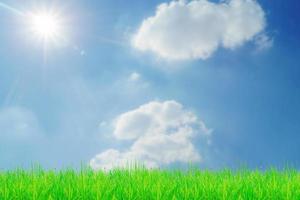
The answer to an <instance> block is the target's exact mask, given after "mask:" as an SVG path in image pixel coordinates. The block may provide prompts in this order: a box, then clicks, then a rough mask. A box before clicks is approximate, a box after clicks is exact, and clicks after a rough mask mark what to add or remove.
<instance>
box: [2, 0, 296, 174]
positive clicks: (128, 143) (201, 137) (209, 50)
mask: <svg viewBox="0 0 300 200" xmlns="http://www.w3.org/2000/svg"><path fill="white" fill-rule="evenodd" d="M299 9H300V3H298V2H297V1H292V0H287V1H268V0H257V1H254V0H228V1H218V0H211V1H208V0H190V1H189V0H186V1H161V0H151V1H146V0H130V1H126V0H84V1H83V0H68V1H58V0H57V1H47V0H44V1H37V0H36V1H34V0H2V1H1V2H0V26H1V28H0V44H1V45H0V58H1V59H0V169H12V168H15V167H30V166H31V165H32V164H34V163H39V164H41V165H42V166H43V167H45V168H64V167H80V166H81V165H82V164H89V165H91V167H93V168H94V169H110V168H113V167H115V166H124V165H125V164H126V163H128V162H132V161H133V160H134V161H138V162H141V163H143V164H145V165H146V166H147V167H175V166H177V167H178V166H180V167H182V166H186V165H188V164H189V163H194V164H195V165H197V166H199V167H201V168H209V169H220V168H224V167H229V168H238V167H240V166H245V165H246V166H249V167H250V168H267V167H271V166H273V167H279V168H281V167H285V166H286V165H291V166H293V167H296V168H297V169H300V156H299V152H300V145H299V144H300V123H299V119H300V104H299V102H300V79H299V74H300V66H299V61H298V60H299V57H300V49H299V45H300V41H299V35H300V28H299V26H298V21H299V19H300V14H299V12H298V11H299ZM224 16H226V17H224Z"/></svg>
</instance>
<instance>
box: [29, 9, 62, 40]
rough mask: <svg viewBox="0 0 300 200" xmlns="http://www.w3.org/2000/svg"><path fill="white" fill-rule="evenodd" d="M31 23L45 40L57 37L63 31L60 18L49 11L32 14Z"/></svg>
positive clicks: (35, 31) (34, 29)
mask: <svg viewBox="0 0 300 200" xmlns="http://www.w3.org/2000/svg"><path fill="white" fill-rule="evenodd" d="M31 25H32V31H33V33H34V34H36V35H37V36H38V37H40V38H41V39H43V40H48V39H56V37H58V36H59V34H60V31H61V30H60V23H59V19H58V18H57V16H55V15H53V14H49V13H38V14H34V15H32V17H31Z"/></svg>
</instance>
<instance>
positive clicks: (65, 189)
mask: <svg viewBox="0 0 300 200" xmlns="http://www.w3.org/2000/svg"><path fill="white" fill-rule="evenodd" d="M0 199H1V200H6V199H24V200H27V199H42V200H43V199H55V200H56V199H84V200H90V199H91V200H92V199H137V200H141V199H147V200H151V199H178V200H181V199H189V200H190V199H213V200H218V199H224V200H225V199H226V200H227V199H272V200H280V199H287V200H290V199H297V200H299V199H300V173H298V172H297V171H293V170H287V171H282V172H279V171H276V170H269V171H267V172H260V171H248V170H241V171H238V172H234V173H233V172H231V171H229V170H224V171H222V172H210V171H199V170H189V171H168V170H146V169H135V170H114V171H111V172H94V171H92V170H89V169H85V170H82V171H79V172H76V171H74V170H65V171H59V172H55V171H43V170H41V169H36V170H32V171H24V170H15V171H8V172H2V173H0Z"/></svg>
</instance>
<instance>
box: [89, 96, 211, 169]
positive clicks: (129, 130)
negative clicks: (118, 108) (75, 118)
mask: <svg viewBox="0 0 300 200" xmlns="http://www.w3.org/2000/svg"><path fill="white" fill-rule="evenodd" d="M211 132H212V130H210V129H208V128H207V127H206V125H205V123H204V122H203V121H201V120H200V119H199V118H198V117H197V116H196V115H195V113H193V112H191V111H189V110H186V109H185V108H184V107H183V106H182V105H181V104H180V103H178V102H176V101H165V102H158V101H153V102H150V103H147V104H145V105H142V106H140V107H139V108H137V109H134V110H131V111H129V112H126V113H123V114H121V115H120V116H118V117H117V118H116V119H115V120H114V132H113V134H114V136H115V137H116V139H118V140H126V141H132V145H131V146H130V147H129V148H128V149H127V150H125V151H119V150H116V149H109V150H107V151H105V152H102V153H100V154H98V155H96V156H95V157H94V158H93V159H92V160H91V162H90V164H91V166H92V167H93V168H94V169H105V170H110V169H112V168H114V167H126V166H128V165H130V164H132V163H136V162H138V163H141V164H144V165H145V166H146V167H149V168H155V167H159V166H161V165H169V164H172V163H190V162H200V161H201V154H200V153H199V152H198V150H197V148H196V147H195V146H194V144H193V142H192V141H193V139H195V138H197V137H199V139H200V138H201V139H202V140H203V141H208V140H209V136H210V135H211Z"/></svg>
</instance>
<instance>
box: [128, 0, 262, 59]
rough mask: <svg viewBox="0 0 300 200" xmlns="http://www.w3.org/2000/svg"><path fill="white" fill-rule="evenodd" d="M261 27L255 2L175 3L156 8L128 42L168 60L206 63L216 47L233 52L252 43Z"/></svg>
mask: <svg viewBox="0 0 300 200" xmlns="http://www.w3.org/2000/svg"><path fill="white" fill-rule="evenodd" d="M265 26H266V19H265V13H264V11H263V9H262V8H261V6H260V5H259V4H258V3H257V1H255V0H227V1H220V2H219V3H214V2H210V1H207V0H192V1H185V0H179V1H171V2H170V3H163V4H161V5H159V6H158V8H157V10H156V14H155V15H154V16H152V17H149V18H147V19H145V20H144V21H143V23H142V25H141V26H140V28H139V30H138V31H137V33H136V34H135V35H134V37H133V41H132V42H133V46H134V47H136V48H137V49H139V50H142V51H152V52H154V53H156V54H157V55H159V56H160V57H162V58H165V59H168V60H187V59H207V58H209V57H210V56H212V54H213V53H214V52H215V51H216V50H217V49H218V48H220V47H223V48H226V49H235V48H237V47H239V46H241V45H243V44H244V43H245V42H247V41H250V40H252V39H253V38H254V37H255V36H256V35H257V34H259V33H261V32H263V31H264V29H265Z"/></svg>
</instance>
